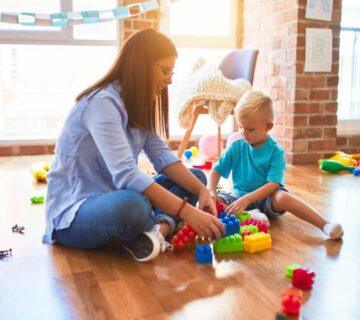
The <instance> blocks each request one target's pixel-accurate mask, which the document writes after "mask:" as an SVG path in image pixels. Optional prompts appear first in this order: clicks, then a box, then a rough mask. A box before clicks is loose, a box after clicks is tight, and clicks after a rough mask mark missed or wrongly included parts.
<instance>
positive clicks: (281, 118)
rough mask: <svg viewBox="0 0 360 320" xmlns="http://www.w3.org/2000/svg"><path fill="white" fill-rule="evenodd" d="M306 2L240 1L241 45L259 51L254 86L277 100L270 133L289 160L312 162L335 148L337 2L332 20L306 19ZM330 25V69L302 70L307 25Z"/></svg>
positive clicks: (337, 52)
mask: <svg viewBox="0 0 360 320" xmlns="http://www.w3.org/2000/svg"><path fill="white" fill-rule="evenodd" d="M305 6H306V0H273V1H267V0H244V4H243V14H242V16H243V21H242V26H241V29H242V38H241V45H242V46H243V47H254V48H258V49H259V50H260V54H259V59H258V64H257V69H256V75H255V81H254V86H255V87H257V88H260V89H261V90H264V91H265V92H267V93H269V94H270V95H271V97H272V98H273V99H274V100H275V108H276V125H275V128H274V130H273V134H274V136H275V137H276V138H277V139H278V140H279V142H280V143H281V144H282V145H283V146H284V148H285V150H286V152H287V161H288V162H289V163H293V164H304V163H315V162H316V160H317V159H319V158H321V157H323V156H325V155H327V154H331V153H333V152H334V150H337V137H336V124H337V116H336V112H337V102H336V100H337V85H338V69H339V35H340V17H341V0H334V8H333V15H332V21H331V22H327V21H320V20H310V19H305ZM307 27H312V28H331V29H332V31H333V66H332V70H331V72H326V73H320V72H317V73H315V72H313V73H305V72H304V64H305V29H306V28H307Z"/></svg>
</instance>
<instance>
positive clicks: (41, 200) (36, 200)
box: [30, 196, 45, 203]
mask: <svg viewBox="0 0 360 320" xmlns="http://www.w3.org/2000/svg"><path fill="white" fill-rule="evenodd" d="M30 201H31V203H44V201H45V197H44V196H39V197H32V198H30Z"/></svg>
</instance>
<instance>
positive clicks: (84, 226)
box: [54, 190, 154, 249]
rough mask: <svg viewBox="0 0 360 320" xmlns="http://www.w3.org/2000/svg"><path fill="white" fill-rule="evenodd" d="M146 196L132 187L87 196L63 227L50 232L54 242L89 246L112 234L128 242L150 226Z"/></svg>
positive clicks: (149, 213) (150, 220) (74, 245)
mask: <svg viewBox="0 0 360 320" xmlns="http://www.w3.org/2000/svg"><path fill="white" fill-rule="evenodd" d="M153 224H154V222H153V212H152V210H151V204H150V202H149V200H148V198H147V197H145V196H143V195H142V194H141V193H139V192H136V191H132V190H116V191H111V192H107V193H104V194H100V195H95V196H92V197H90V198H88V199H87V200H86V201H85V202H84V203H83V204H82V205H81V206H80V208H79V210H78V211H77V213H76V216H75V219H74V220H73V222H72V223H71V225H70V227H69V228H67V229H62V230H56V231H54V238H55V241H56V242H58V243H60V244H63V245H67V246H70V247H75V248H82V249H90V248H97V247H100V246H102V245H104V244H106V243H107V242H108V241H109V240H110V238H112V237H114V236H116V237H119V238H120V239H122V240H125V241H128V240H132V239H134V238H135V237H136V236H137V235H138V234H140V233H141V232H143V231H147V230H150V229H151V227H152V226H153Z"/></svg>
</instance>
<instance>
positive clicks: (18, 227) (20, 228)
mask: <svg viewBox="0 0 360 320" xmlns="http://www.w3.org/2000/svg"><path fill="white" fill-rule="evenodd" d="M11 229H12V232H17V233H21V234H24V230H25V227H20V226H18V225H17V224H16V225H14V226H13V227H11Z"/></svg>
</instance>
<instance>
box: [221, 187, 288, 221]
mask: <svg viewBox="0 0 360 320" xmlns="http://www.w3.org/2000/svg"><path fill="white" fill-rule="evenodd" d="M279 190H282V191H285V192H288V190H286V189H285V188H283V187H279V188H278V189H277V190H276V191H275V192H277V191H279ZM275 192H274V193H275ZM217 195H218V196H219V197H220V198H222V199H224V201H225V203H226V204H227V205H229V204H231V203H233V202H235V201H236V200H237V199H239V198H241V196H239V195H237V194H235V193H229V192H224V191H220V192H218V194H217ZM271 203H272V195H271V196H269V197H267V198H265V199H264V200H260V201H256V202H253V203H251V204H250V205H249V206H248V207H247V208H246V209H245V210H253V209H259V210H260V211H261V212H263V213H265V214H266V216H267V217H268V218H270V219H274V218H278V217H280V216H282V215H283V214H284V212H275V211H273V210H272V207H271Z"/></svg>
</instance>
